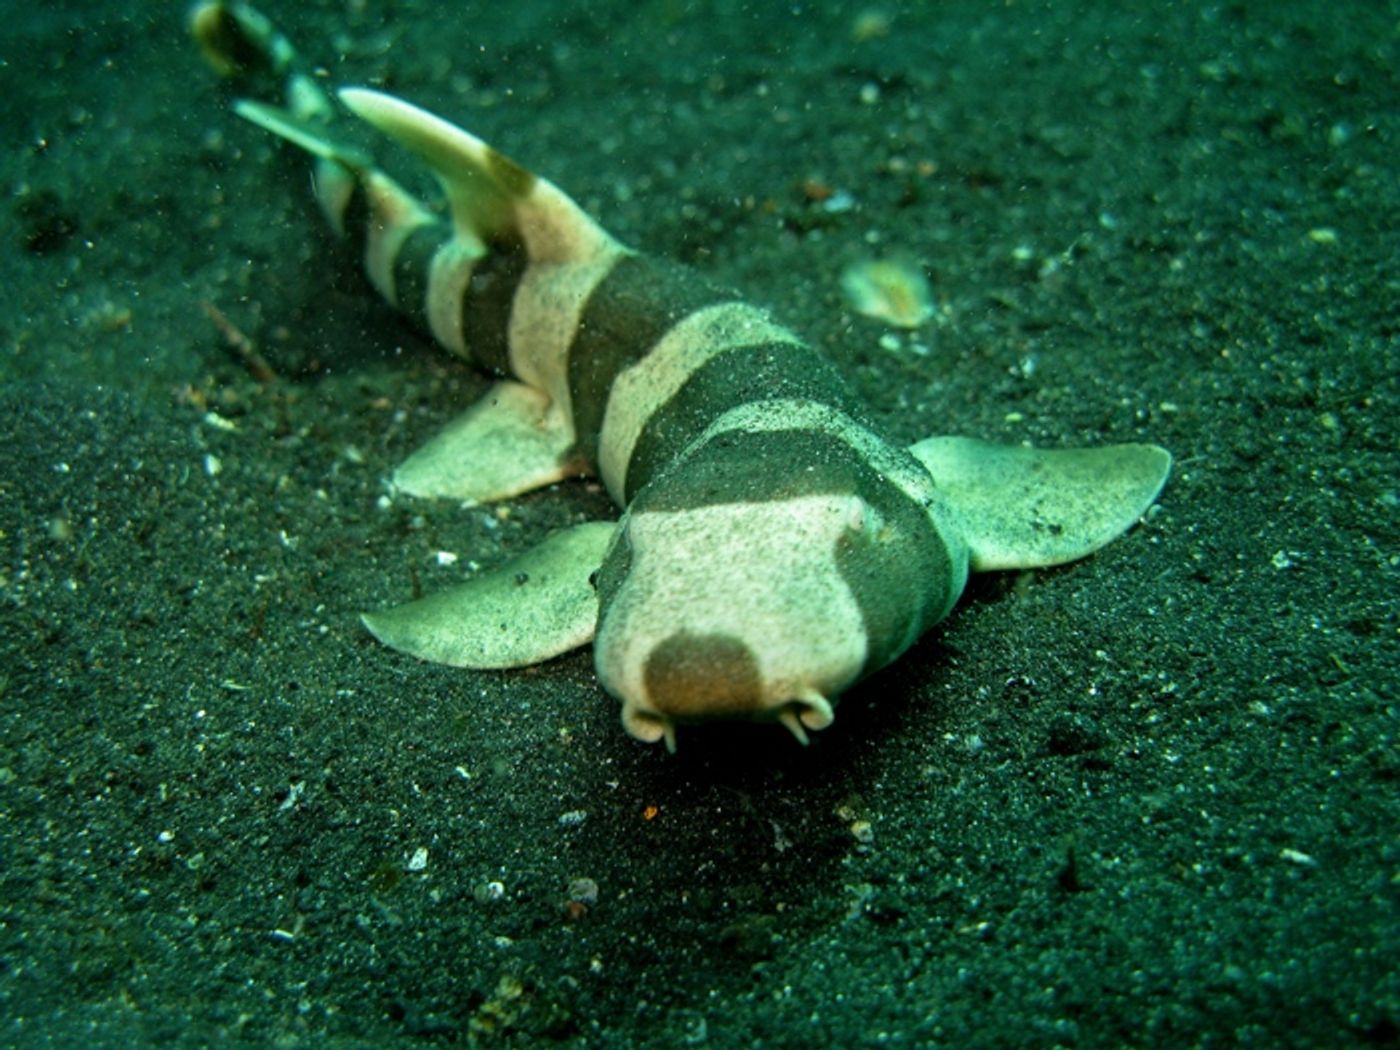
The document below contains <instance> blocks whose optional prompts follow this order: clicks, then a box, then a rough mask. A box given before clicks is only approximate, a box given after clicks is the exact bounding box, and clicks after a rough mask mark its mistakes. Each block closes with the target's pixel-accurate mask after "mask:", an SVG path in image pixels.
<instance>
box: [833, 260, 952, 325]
mask: <svg viewBox="0 0 1400 1050" xmlns="http://www.w3.org/2000/svg"><path fill="white" fill-rule="evenodd" d="M841 290H842V291H843V292H844V293H845V294H846V301H847V302H848V303H850V305H851V309H853V310H855V311H856V312H857V313H861V314H864V315H865V316H866V317H873V318H875V319H876V320H877V321H885V322H888V323H889V324H892V325H897V326H898V327H900V328H917V327H919V325H921V324H923V323H924V322H925V321H927V320H928V319H929V318H930V317H932V316H933V293H932V292H931V291H930V290H929V286H928V278H926V277H925V276H924V272H923V270H921V269H919V267H917V266H915V265H913V264H912V263H908V262H904V261H901V260H896V259H868V260H864V261H862V262H855V263H852V264H851V265H849V266H847V267H846V268H845V270H843V271H842V272H841Z"/></svg>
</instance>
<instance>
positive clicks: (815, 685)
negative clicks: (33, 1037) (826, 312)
mask: <svg viewBox="0 0 1400 1050" xmlns="http://www.w3.org/2000/svg"><path fill="white" fill-rule="evenodd" d="M192 26H193V30H194V34H195V36H196V39H197V40H198V41H199V43H200V44H201V46H202V47H203V49H204V51H205V54H206V56H207V57H208V58H209V59H210V61H211V62H212V63H213V64H214V65H215V67H216V68H218V69H219V70H220V71H222V72H224V73H228V74H236V75H241V76H243V77H245V78H246V82H248V83H250V84H252V83H260V84H261V85H262V86H263V87H264V88H265V89H270V90H272V91H277V90H279V89H280V90H281V91H282V92H283V101H282V104H281V105H280V106H274V105H271V104H268V103H266V102H261V101H241V102H239V103H238V104H237V106H236V109H237V112H238V113H239V114H240V115H241V116H243V117H245V118H247V119H248V120H250V121H252V122H253V123H254V124H257V125H260V126H261V127H263V128H265V129H267V130H268V131H270V132H272V133H274V134H276V135H279V136H281V137H282V138H284V139H286V140H288V141H290V142H292V143H293V144H295V145H296V146H299V147H300V148H301V149H303V150H305V151H306V152H307V153H309V154H310V155H311V157H312V160H313V164H314V169H315V179H314V186H315V192H316V196H317V199H318V201H319V203H320V206H321V208H322V210H323V211H324V213H325V216H326V218H327V219H328V220H329V221H330V223H331V225H332V226H333V227H334V228H335V229H336V230H337V231H338V232H339V233H340V234H341V235H342V236H344V237H345V238H348V239H351V240H352V241H353V242H354V243H357V244H359V245H360V246H361V247H362V250H363V258H364V268H365V271H366V273H367V275H368V277H369V280H370V282H371V284H372V285H373V286H374V288H375V289H377V290H378V292H379V294H380V295H382V296H383V297H384V298H385V299H387V300H388V301H389V302H390V303H392V304H393V305H395V306H396V307H398V308H399V309H400V310H402V311H404V312H405V313H407V314H408V315H410V317H412V318H413V319H415V320H416V321H417V322H418V323H419V324H420V325H421V326H422V327H423V328H424V329H426V330H427V332H429V333H430V334H431V335H432V336H433V338H434V339H435V340H436V341H437V342H438V343H439V344H441V345H442V346H443V347H444V348H446V349H447V350H448V351H449V352H451V353H453V354H456V355H458V356H460V357H463V358H466V359H468V360H470V361H472V362H474V363H476V364H477V365H478V366H480V367H481V368H483V369H486V370H489V371H491V372H494V373H498V374H500V375H501V376H502V377H503V378H502V379H501V380H500V381H499V382H498V383H497V384H496V385H495V386H494V387H492V389H491V390H490V391H489V393H487V395H486V396H485V397H483V398H482V399H481V400H480V401H479V402H478V403H477V404H475V405H473V406H472V407H471V408H469V409H468V410H467V411H466V412H465V413H464V414H463V415H461V416H460V417H459V418H457V419H456V420H455V421H453V422H452V423H451V424H450V425H449V426H448V427H447V428H446V429H445V430H444V431H443V432H442V433H441V434H439V435H438V436H436V437H435V438H433V439H432V440H430V441H429V442H428V443H427V444H426V445H425V446H424V447H423V448H421V449H419V450H418V451H417V452H415V453H414V454H413V455H412V456H410V457H409V458H408V460H407V461H406V462H404V463H403V464H402V465H401V466H400V467H399V468H398V469H397V471H396V472H395V473H394V475H393V485H394V486H395V487H396V489H397V490H398V491H399V492H400V493H404V494H407V495H408V496H413V497H436V498H451V499H455V500H459V501H477V502H485V501H490V500H501V499H506V498H509V497H512V496H516V495H518V494H521V493H524V492H528V491H530V490H532V489H536V488H538V487H540V486H543V485H548V484H550V483H553V482H557V481H560V480H562V479H565V478H568V477H572V476H577V475H579V474H583V473H593V474H596V475H597V476H598V477H600V478H601V480H602V482H603V484H604V485H605V486H606V487H607V490H608V492H609V493H610V494H611V496H612V497H613V498H614V500H615V501H616V502H617V504H618V505H619V506H620V507H621V508H622V515H621V519H620V520H619V521H617V522H615V523H613V522H591V523H588V524H584V525H580V526H577V527H574V528H571V529H565V530H563V531H560V532H557V533H555V534H554V535H552V536H550V537H548V538H547V539H545V540H544V541H543V543H541V544H540V545H539V546H538V547H536V548H534V549H533V550H529V551H526V552H525V553H523V554H520V555H519V556H518V557H516V558H514V559H513V560H511V561H509V562H508V563H507V564H505V565H503V566H501V567H499V568H496V569H494V570H490V571H486V572H483V573H480V574H478V575H476V576H474V577H473V578H471V579H469V580H467V581H466V582H465V583H462V584H460V585H459V586H457V587H454V588H452V589H449V590H447V591H445V592H442V593H438V594H434V595H430V596H428V597H425V598H422V599H419V600H416V601H410V602H408V603H407V604H404V605H399V606H397V607H395V608H389V609H386V610H383V611H379V612H373V613H368V614H366V615H365V616H364V617H363V620H364V623H365V625H366V626H367V627H368V629H369V630H370V631H371V632H372V633H373V634H374V635H375V637H377V638H378V639H379V640H380V641H382V642H384V643H385V644H387V645H389V646H390V647H392V648H394V649H397V650H400V651H402V652H404V653H408V654H412V655H413V656H415V657H418V658H421V659H424V660H430V661H435V662H438V663H443V664H450V665H453V666H460V667H471V668H511V667H521V666H526V665H529V664H534V663H537V662H540V661H543V660H548V659H550V658H551V657H554V656H557V655H559V654H561V653H564V652H567V651H569V650H571V649H574V648H576V647H578V646H582V645H585V644H587V643H588V642H590V641H591V642H592V643H593V653H594V665H595V668H596V670H597V676H598V681H599V682H600V683H601V685H602V686H603V688H604V689H605V690H607V691H608V692H609V693H611V694H613V695H614V696H615V697H617V698H619V699H620V700H621V702H622V722H623V725H624V726H625V727H626V729H627V731H628V732H629V733H631V735H632V736H634V737H636V738H637V739H639V740H643V741H648V742H656V741H661V740H664V741H665V743H666V744H667V746H668V747H669V748H671V749H673V750H674V748H675V740H676V727H677V726H678V725H681V724H684V723H688V722H694V721H699V720H705V719H715V718H737V719H752V720H776V721H778V722H781V723H782V724H783V725H785V726H786V727H787V728H788V729H789V730H791V732H792V734H793V735H794V736H795V737H796V738H797V739H798V740H799V741H801V742H803V743H805V742H806V741H807V732H808V731H809V730H819V729H823V728H825V727H826V726H828V725H830V724H831V722H832V719H833V714H834V706H835V703H836V700H837V698H838V697H839V696H840V694H841V693H842V692H843V691H844V690H846V689H848V688H849V687H850V686H851V685H852V684H853V683H855V682H857V681H858V680H860V679H862V678H864V677H865V676H867V675H869V674H871V673H872V672H874V671H876V670H878V669H879V668H881V667H883V666H885V665H886V664H888V663H890V662H891V661H892V660H894V659H895V658H896V657H898V656H899V655H900V654H902V653H903V652H904V651H905V650H907V649H908V648H909V647H910V646H911V645H913V644H914V642H915V641H916V640H917V639H918V638H919V637H920V636H921V635H922V634H923V633H924V632H925V631H927V630H928V629H929V628H930V627H931V626H932V625H934V624H935V623H937V622H938V621H940V620H941V619H943V617H944V616H946V615H947V614H948V613H949V612H950V611H951V609H952V608H953V605H954V604H955V603H956V602H957V600H958V597H959V595H960V594H961V593H962V591H963V587H964V585H965V583H966V581H967V577H968V573H969V572H979V571H986V570H994V569H1013V568H1030V567H1035V566H1049V565H1057V564H1060V563H1063V562H1068V561H1072V560H1074V559H1077V558H1081V557H1083V556H1084V555H1087V554H1089V553H1090V552H1092V551H1094V550H1097V549H1098V548H1099V547H1101V546H1103V545H1104V544H1105V543H1108V542H1109V541H1110V540H1112V539H1114V538H1115V537H1117V536H1119V535H1120V534H1122V533H1123V532H1125V531H1126V530H1127V529H1128V528H1130V527H1131V526H1132V524H1133V523H1134V522H1135V521H1136V520H1137V519H1138V518H1139V516H1140V515H1142V514H1143V513H1144V511H1146V509H1147V508H1148V507H1149V506H1150V505H1151V504H1152V503H1153V501H1154V500H1155V499H1156V498H1157V495H1158V493H1159V492H1160V490H1161V488H1162V486H1163V484H1164V483H1165V481H1166V477H1167V473H1168V471H1169V469H1170V465H1171V457H1170V455H1169V454H1168V453H1167V452H1166V451H1165V450H1164V449H1162V448H1159V447H1157V446H1155V445H1146V444H1120V445H1111V446H1107V447H1100V448H1094V449H1068V450H1044V449H1035V448H1029V447H1019V446H1003V445H996V444H990V443H988V442H985V441H980V440H976V439H973V438H967V437H952V436H939V437H930V438H928V439H926V440H924V441H920V442H919V443H917V444H915V445H913V446H912V447H909V448H903V447H900V446H898V445H897V444H895V443H893V442H891V441H890V440H889V439H887V438H886V437H884V436H883V435H882V434H881V432H880V429H879V427H878V426H877V425H876V424H875V423H874V422H872V421H871V419H870V418H869V416H868V414H867V413H866V412H865V410H863V409H862V408H861V406H860V404H859V403H858V401H857V399H856V398H855V397H854V396H853V394H852V393H851V392H850V390H849V389H848V388H847V386H846V384H845V383H844V382H843V381H842V379H841V377H840V376H839V375H838V373H837V372H836V370H835V369H834V368H833V367H832V366H831V365H830V364H828V363H827V362H826V361H825V360H823V359H822V358H821V357H820V356H819V355H818V354H817V353H816V352H815V351H814V350H813V349H812V348H811V347H809V346H808V345H807V344H806V343H804V342H803V341H802V340H801V339H800V338H799V337H798V336H797V335H795V334H794V333H793V332H791V331H790V330H789V329H788V328H786V327H784V326H783V325H781V324H779V323H778V322H776V321H775V320H773V319H772V318H771V317H770V316H769V314H768V313H767V312H766V311H765V310H763V309H760V308H759V307H756V306H753V305H750V304H749V303H747V302H745V301H744V300H743V299H741V298H739V297H738V296H736V295H734V294H733V293H731V292H730V291H728V290H727V289H724V288H721V287H718V286H717V285H715V284H713V283H711V282H710V281H708V280H706V279H704V278H703V277H701V276H699V275H697V274H696V273H694V272H692V271H691V270H688V269H686V268H684V267H681V266H678V265H673V264H671V263H668V262H666V261H664V260H660V259H655V258H652V257H650V256H647V255H644V254H641V253H639V252H637V251H635V250H633V249H631V248H629V247H627V246H626V245H624V244H622V243H621V242H619V241H618V240H617V239H615V238H614V237H612V236H611V235H610V234H608V233H607V232H606V231H605V230H604V229H603V228H602V227H601V226H599V225H598V224H597V223H596V222H594V220H593V219H592V218H590V217H589V216H588V215H587V214H585V212H584V211H583V210H582V209H581V208H579V207H578V206H577V205H576V204H575V203H574V202H573V201H572V200H570V199H569V198H568V197H567V196H566V195H565V194H564V193H563V192H562V191H560V190H559V189H557V188H556V187H555V186H554V185H553V184H552V183H550V182H548V181H546V180H545V179H543V178H541V177H539V176H537V175H535V174H533V173H532V172H530V171H527V170H526V169H525V168H523V167H521V166H520V165H518V164H516V163H515V162H513V161H511V160H509V159H508V158H507V157H505V156H504V155H502V154H501V153H499V152H497V151H496V150H494V149H492V148H491V147H490V146H488V145H486V144H485V143H484V142H482V141H481V140H480V139H478V138H476V137H475V136H473V135H471V134H470V133H469V132H467V131H464V130H462V129H461V128H459V127H456V126H455V125H453V124H450V123H448V122H447V121H445V120H443V119H441V118H440V117H437V116H434V115H433V114H431V113H428V112H426V111H424V110H422V109H419V108H418V107H416V106H414V105H411V104H410V103H408V102H405V101H403V100H401V99H398V98H395V97H393V96H391V95H387V94H384V93H382V92H378V91H371V90H367V89H364V88H344V89H342V90H340V91H339V92H338V93H336V94H335V95H333V96H332V95H331V94H328V93H327V92H326V91H325V90H323V88H322V87H321V86H320V84H319V83H318V81H317V80H316V79H314V78H313V77H312V76H311V75H310V73H309V71H308V69H307V67H305V66H304V64H303V63H302V61H301V59H300V58H299V56H298V55H297V52H296V51H295V49H294V48H293V47H292V46H291V44H290V43H289V42H288V41H287V39H286V38H285V37H284V36H283V35H282V34H281V33H280V32H279V31H278V30H277V29H276V28H275V27H274V26H273V25H272V24H271V23H270V22H269V21H268V20H267V19H266V18H265V17H264V16H263V15H261V14H260V13H259V12H257V11H256V10H254V9H253V8H251V7H249V6H247V5H245V4H242V3H206V4H203V5H202V6H200V7H199V8H197V10H196V11H195V13H194V15H193V16H192ZM347 113H348V114H350V115H353V116H354V117H357V118H359V119H360V120H362V121H365V122H366V123H368V124H369V125H371V126H372V127H374V128H375V129H377V130H378V131H380V132H382V133H383V134H385V135H386V136H388V137H389V138H390V139H392V140H394V141H395V142H397V143H398V144H399V145H401V146H403V147H405V148H406V149H407V150H408V151H409V152H410V153H412V154H414V155H416V156H417V157H418V158H419V159H420V160H421V161H423V162H424V163H425V164H426V165H427V166H428V167H429V168H430V169H431V170H432V172H433V173H434V175H436V177H437V180H438V182H439V183H440V184H441V186H442V189H443V191H444V192H445V194H446V198H447V202H448V205H449V208H450V217H449V218H448V219H445V220H444V219H442V218H440V217H439V216H438V215H437V214H435V213H434V212H432V211H430V210H429V209H428V208H427V207H425V206H424V205H423V204H421V203H420V202H419V201H418V200H416V199H415V198H414V197H413V196H412V195H411V194H409V193H408V192H407V191H405V190H404V189H403V188H402V187H401V186H400V185H399V184H398V183H396V182H395V181H394V180H392V179H391V178H390V177H389V176H388V175H386V174H385V173H384V172H383V171H382V170H381V168H380V167H379V166H378V165H377V164H376V163H375V162H374V161H373V160H372V159H371V158H370V157H369V156H367V155H365V154H364V153H363V152H361V151H360V150H358V149H354V148H351V147H349V146H347V145H344V144H343V141H342V136H341V135H340V134H339V133H338V131H337V128H338V127H339V126H340V125H341V122H343V121H344V120H345V119H346V115H347Z"/></svg>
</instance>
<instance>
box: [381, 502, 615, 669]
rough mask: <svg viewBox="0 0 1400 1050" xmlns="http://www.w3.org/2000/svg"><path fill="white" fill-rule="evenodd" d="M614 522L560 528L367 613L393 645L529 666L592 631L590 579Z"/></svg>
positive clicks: (435, 659)
mask: <svg viewBox="0 0 1400 1050" xmlns="http://www.w3.org/2000/svg"><path fill="white" fill-rule="evenodd" d="M615 529H616V523H614V522H589V523H587V524H584V525H575V526H574V527H573V528H569V529H562V530H560V531H559V532H556V533H554V534H553V535H551V536H549V537H548V538H547V539H546V540H545V541H544V542H543V543H541V544H540V545H539V546H537V547H533V548H531V549H530V550H528V551H526V552H525V553H523V554H521V555H519V556H518V557H515V558H512V559H511V560H510V561H508V562H506V563H505V564H503V565H500V566H498V567H496V568H494V569H490V570H488V571H486V572H483V573H481V574H479V575H477V576H475V577H473V578H472V579H470V580H468V581H467V582H466V583H461V584H458V585H457V586H456V587H451V588H449V589H447V590H445V591H440V592H438V593H437V594H431V595H429V596H428V597H426V598H420V599H418V600H417V601H412V602H408V603H407V604H405V605H399V606H396V607H394V608H392V609H385V610H383V611H382V612H375V613H366V614H365V615H364V616H362V617H361V619H362V620H363V621H364V624H365V626H366V627H368V628H369V630H370V633H371V634H373V635H374V636H375V637H376V638H378V639H379V640H380V641H381V642H383V643H384V644H385V645H387V646H389V647H390V648H393V649H397V650H399V651H400V652H404V653H408V654H409V655H411V656H416V657H418V658H419V659H420V660H428V661H431V662H432V663H439V664H448V665H450V666H453V667H479V668H488V667H493V668H500V667H525V666H528V665H529V664H536V663H539V662H540V661H542V660H548V659H550V658H551V657H554V656H559V655H560V654H561V653H566V652H568V651H569V650H570V649H574V648H577V647H578V646H580V645H584V644H586V643H587V642H589V641H592V639H593V632H594V629H595V627H596V624H597V620H598V593H597V591H596V590H595V589H594V587H593V584H592V582H591V580H590V577H591V576H592V574H593V572H594V570H596V569H597V568H598V566H599V565H600V564H601V563H602V561H603V554H604V553H605V552H606V550H607V547H608V543H609V542H610V541H611V539H612V534H613V532H614V530H615Z"/></svg>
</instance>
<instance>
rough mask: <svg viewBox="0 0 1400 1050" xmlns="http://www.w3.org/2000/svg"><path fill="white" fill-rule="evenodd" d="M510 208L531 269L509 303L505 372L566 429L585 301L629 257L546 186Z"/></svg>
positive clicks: (536, 185) (541, 183)
mask: <svg viewBox="0 0 1400 1050" xmlns="http://www.w3.org/2000/svg"><path fill="white" fill-rule="evenodd" d="M513 206H514V220H513V223H514V225H515V227H516V229H518V230H519V232H520V237H521V239H522V240H523V241H524V242H525V254H526V257H527V258H528V259H529V260H530V262H529V265H528V266H527V267H526V268H525V272H524V274H522V275H521V278H520V287H518V288H517V289H516V291H515V298H514V300H513V301H512V302H511V309H510V335H509V345H510V369H511V371H512V372H513V373H514V374H515V376H516V378H517V379H520V380H522V381H523V382H526V383H528V384H530V385H531V386H533V387H535V388H536V389H539V390H543V391H544V392H545V393H546V394H548V395H549V397H550V399H551V401H552V402H553V408H552V412H553V413H554V414H555V415H556V417H560V418H562V420H563V421H564V422H565V423H567V425H568V426H569V427H571V428H572V426H573V417H574V413H573V404H572V401H571V399H570V397H569V347H570V346H572V345H573V341H574V337H575V336H576V335H577V334H578V326H579V320H580V318H582V316H583V308H584V306H585V305H586V304H587V302H588V298H589V296H591V295H592V294H593V290H594V289H595V288H597V287H598V285H599V284H601V283H602V282H603V280H604V279H606V278H607V276H608V274H609V273H611V272H612V268H613V267H614V266H616V265H617V263H618V261H619V260H620V259H622V258H623V257H625V256H627V255H631V254H632V252H631V250H630V249H628V248H626V247H624V246H623V245H621V244H619V243H618V242H617V241H615V240H613V238H612V237H610V236H609V235H608V232H607V231H606V230H604V229H603V228H602V227H601V226H599V225H598V224H597V223H596V222H594V221H593V220H592V219H591V218H589V217H588V215H587V214H586V213H585V212H584V211H583V210H582V209H581V208H580V207H579V206H578V205H577V204H575V203H574V202H573V201H571V200H570V199H569V198H568V197H566V196H565V195H564V194H563V193H562V192H561V191H560V190H559V189H558V188H557V187H555V186H554V185H553V184H551V183H549V182H546V181H545V180H544V179H536V180H535V181H534V182H533V183H532V184H531V187H530V192H529V193H528V194H526V195H525V197H523V198H518V199H514V200H513Z"/></svg>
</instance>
